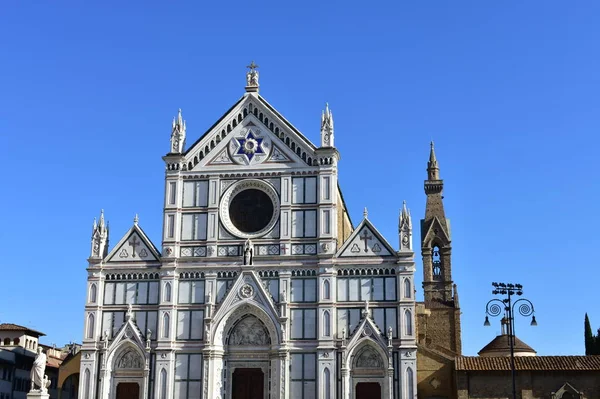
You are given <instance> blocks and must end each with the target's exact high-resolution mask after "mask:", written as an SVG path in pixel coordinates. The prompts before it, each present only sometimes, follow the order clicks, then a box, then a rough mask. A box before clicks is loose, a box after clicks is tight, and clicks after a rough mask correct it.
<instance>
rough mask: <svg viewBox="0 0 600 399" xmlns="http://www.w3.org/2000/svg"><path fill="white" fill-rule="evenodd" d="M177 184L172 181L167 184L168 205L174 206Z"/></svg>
mask: <svg viewBox="0 0 600 399" xmlns="http://www.w3.org/2000/svg"><path fill="white" fill-rule="evenodd" d="M176 190H177V183H176V182H174V181H172V182H169V193H168V195H169V205H175V199H176V195H177V191H176Z"/></svg>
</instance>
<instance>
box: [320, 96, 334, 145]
mask: <svg viewBox="0 0 600 399" xmlns="http://www.w3.org/2000/svg"><path fill="white" fill-rule="evenodd" d="M333 146H334V144H333V113H332V112H331V110H330V109H329V104H327V103H325V109H324V110H323V112H322V113H321V147H333Z"/></svg>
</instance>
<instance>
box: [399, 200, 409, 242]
mask: <svg viewBox="0 0 600 399" xmlns="http://www.w3.org/2000/svg"><path fill="white" fill-rule="evenodd" d="M398 237H399V239H400V251H412V218H411V216H410V210H409V209H408V208H407V207H406V201H404V202H403V203H402V209H401V210H400V216H399V217H398Z"/></svg>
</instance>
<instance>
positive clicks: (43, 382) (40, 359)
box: [29, 346, 50, 393]
mask: <svg viewBox="0 0 600 399" xmlns="http://www.w3.org/2000/svg"><path fill="white" fill-rule="evenodd" d="M45 371H46V355H45V354H44V352H43V351H42V347H41V346H38V349H37V355H36V357H35V360H34V361H33V366H32V367H31V373H30V375H29V377H30V378H31V390H30V391H29V392H41V393H47V392H48V387H49V386H50V381H49V380H48V376H47V375H45V374H44V372H45ZM36 387H39V388H36Z"/></svg>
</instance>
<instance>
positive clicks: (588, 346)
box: [584, 313, 597, 356]
mask: <svg viewBox="0 0 600 399" xmlns="http://www.w3.org/2000/svg"><path fill="white" fill-rule="evenodd" d="M584 324H585V325H584V329H585V333H584V335H585V354H586V356H588V355H592V354H593V353H594V352H596V346H597V345H596V342H595V341H596V339H594V338H595V337H594V335H593V334H592V326H591V325H590V318H589V317H588V314H587V313H586V314H585V323H584Z"/></svg>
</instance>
